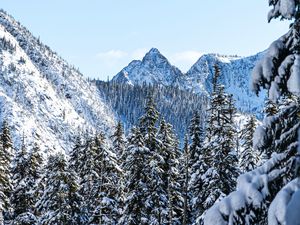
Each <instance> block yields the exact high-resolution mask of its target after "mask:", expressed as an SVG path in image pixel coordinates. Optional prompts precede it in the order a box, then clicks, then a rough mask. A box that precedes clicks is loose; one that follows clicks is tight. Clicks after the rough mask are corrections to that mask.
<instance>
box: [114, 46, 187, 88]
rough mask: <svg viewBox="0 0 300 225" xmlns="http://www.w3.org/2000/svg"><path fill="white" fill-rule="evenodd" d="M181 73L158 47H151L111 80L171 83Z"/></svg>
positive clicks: (174, 81)
mask: <svg viewBox="0 0 300 225" xmlns="http://www.w3.org/2000/svg"><path fill="white" fill-rule="evenodd" d="M182 75H183V73H182V72H181V71H180V70H179V69H178V68H177V67H175V66H172V65H171V64H170V62H169V61H168V59H167V58H166V57H165V56H164V55H162V54H161V53H160V52H159V50H158V49H156V48H152V49H150V51H149V52H147V53H146V55H145V56H144V58H143V59H142V60H134V61H132V62H131V63H129V65H128V66H127V67H125V68H124V69H123V70H121V71H120V72H119V73H118V74H117V75H116V76H115V77H114V78H113V80H112V81H113V82H125V83H130V84H142V83H148V84H163V85H173V84H174V83H177V82H178V80H179V79H180V78H181V76H182Z"/></svg>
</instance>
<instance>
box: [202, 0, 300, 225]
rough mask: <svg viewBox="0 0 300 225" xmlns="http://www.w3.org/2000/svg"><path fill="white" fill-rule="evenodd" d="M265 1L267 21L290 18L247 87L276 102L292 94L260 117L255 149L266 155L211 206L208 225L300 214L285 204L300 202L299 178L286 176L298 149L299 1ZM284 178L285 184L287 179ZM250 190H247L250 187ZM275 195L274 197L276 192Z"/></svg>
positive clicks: (287, 220)
mask: <svg viewBox="0 0 300 225" xmlns="http://www.w3.org/2000/svg"><path fill="white" fill-rule="evenodd" d="M268 3H269V5H270V6H271V7H272V9H271V10H270V12H269V14H268V19H269V21H270V20H272V19H275V18H280V19H282V20H285V19H286V20H291V21H292V23H291V25H290V30H289V31H288V33H287V34H285V35H283V36H281V37H280V38H279V39H278V40H276V41H274V42H273V43H272V44H271V46H270V47H269V49H268V50H267V51H266V53H265V54H264V57H263V58H262V59H261V60H260V61H259V62H258V63H257V65H256V66H255V68H254V71H253V74H252V88H253V89H254V91H255V92H256V93H258V92H259V91H260V89H261V88H264V89H267V90H268V96H269V99H270V100H271V101H273V102H275V103H276V102H277V100H280V99H281V98H282V97H284V96H289V95H294V98H293V100H292V101H291V102H286V103H285V105H281V106H280V107H279V108H278V112H275V114H274V115H269V116H268V117H267V118H265V119H264V121H263V124H262V126H259V127H258V128H257V129H256V131H255V137H256V138H254V148H255V149H257V150H259V151H260V152H267V153H269V157H270V158H271V159H270V160H268V161H266V162H265V163H264V164H263V165H262V166H260V167H259V168H257V169H255V170H254V171H251V172H249V173H246V174H245V175H242V176H241V177H240V178H241V179H240V180H239V181H240V182H239V185H238V187H242V188H239V189H238V190H236V191H235V192H233V193H232V194H230V195H229V196H228V198H226V199H224V201H221V202H220V203H218V204H217V206H216V207H212V208H211V209H210V210H209V212H208V213H207V217H206V218H205V223H204V224H205V225H206V224H207V225H210V224H211V221H212V220H218V222H219V223H220V224H227V223H231V224H246V225H248V224H274V225H278V224H288V225H290V224H297V223H298V222H299V219H297V220H294V221H293V218H295V217H294V215H299V214H298V211H297V209H298V208H297V207H288V206H289V204H290V203H291V202H293V201H291V200H293V199H294V200H296V201H297V204H298V202H299V197H296V196H295V195H294V193H299V188H298V187H299V183H298V182H299V181H298V179H299V178H297V177H296V179H295V180H293V181H291V179H292V177H293V173H294V171H293V170H292V169H291V168H292V165H293V163H292V162H293V161H294V159H295V158H294V156H295V154H296V152H297V146H298V135H297V132H298V130H299V127H300V122H299V111H300V107H299V94H300V82H299V59H300V57H299V46H300V45H299V44H300V38H299V37H300V35H299V27H300V26H299V25H300V17H299V15H300V13H299V9H300V2H299V1H294V0H274V1H273V0H272V1H268ZM296 161H297V159H296ZM295 164H296V165H297V163H295ZM242 181H243V182H242ZM249 181H250V182H249ZM260 181H263V182H260ZM289 181H290V183H288V184H287V182H289ZM296 183H297V185H296V186H297V187H296V186H295V184H296ZM280 189H282V191H280ZM249 190H252V191H251V192H249ZM251 193H256V196H257V195H258V196H261V197H260V198H255V197H254V198H253V197H251ZM286 193H289V194H288V195H287V194H286ZM276 194H277V197H275V196H276ZM236 196H240V197H241V199H240V198H239V200H240V201H239V206H238V208H235V207H232V206H233V199H235V197H236ZM242 196H243V197H242ZM252 196H253V195H252ZM298 196H299V194H298ZM294 197H296V198H294ZM274 198H275V199H274ZM272 201H273V203H272V204H271V206H270V203H271V202H272ZM234 202H235V201H234ZM228 203H230V204H228ZM225 204H226V206H227V207H226V209H228V210H222V212H221V211H220V210H216V209H217V208H218V209H220V208H221V206H224V205H225ZM269 206H270V209H269V212H268V208H269ZM294 206H295V205H294ZM296 218H297V217H296ZM268 219H269V221H268ZM291 221H293V222H291Z"/></svg>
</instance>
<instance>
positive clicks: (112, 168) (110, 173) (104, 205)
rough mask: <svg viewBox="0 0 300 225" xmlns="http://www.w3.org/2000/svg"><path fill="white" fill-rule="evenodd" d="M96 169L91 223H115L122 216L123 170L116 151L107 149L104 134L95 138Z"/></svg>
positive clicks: (113, 224) (112, 224)
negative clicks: (121, 182) (120, 183)
mask: <svg viewBox="0 0 300 225" xmlns="http://www.w3.org/2000/svg"><path fill="white" fill-rule="evenodd" d="M94 144H95V150H96V158H95V162H96V164H95V170H96V172H97V173H98V174H97V176H98V180H96V181H95V183H94V185H95V186H94V187H93V189H94V190H95V191H96V192H95V193H93V197H94V199H93V200H94V202H93V204H94V205H95V206H96V208H95V209H94V211H93V214H92V216H91V218H90V222H89V224H111V225H115V224H117V222H118V221H119V218H120V210H121V208H120V206H121V201H122V200H123V196H120V195H121V194H123V193H122V192H120V187H119V186H118V185H119V179H120V178H122V177H123V176H122V170H121V169H120V168H119V166H118V165H117V159H116V156H115V154H114V153H112V152H111V151H109V150H108V149H107V146H106V144H105V139H104V135H103V134H100V135H97V137H96V139H95V143H94Z"/></svg>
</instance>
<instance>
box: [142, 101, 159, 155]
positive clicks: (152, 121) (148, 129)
mask: <svg viewBox="0 0 300 225" xmlns="http://www.w3.org/2000/svg"><path fill="white" fill-rule="evenodd" d="M144 110H145V113H144V115H143V116H142V117H141V118H140V125H139V127H140V130H141V132H142V134H143V135H144V137H145V144H146V147H147V148H149V149H150V150H152V149H154V148H155V147H156V146H155V145H156V141H155V136H156V133H157V128H156V123H157V121H158V117H159V112H158V111H157V109H156V105H155V103H154V99H153V97H152V96H148V99H147V104H146V107H145V109H144Z"/></svg>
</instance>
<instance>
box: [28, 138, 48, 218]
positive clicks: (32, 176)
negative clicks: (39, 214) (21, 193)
mask: <svg viewBox="0 0 300 225" xmlns="http://www.w3.org/2000/svg"><path fill="white" fill-rule="evenodd" d="M27 164H28V166H27V171H28V172H27V180H26V183H27V186H28V190H29V193H30V195H29V196H28V201H29V204H28V209H29V212H31V213H35V211H36V210H35V204H36V202H37V200H38V199H39V197H40V193H39V187H40V186H41V185H43V184H41V178H42V176H43V165H44V159H43V157H42V155H41V149H40V148H39V146H38V144H37V143H35V144H34V145H33V148H32V149H31V151H30V152H29V154H28V159H27Z"/></svg>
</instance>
